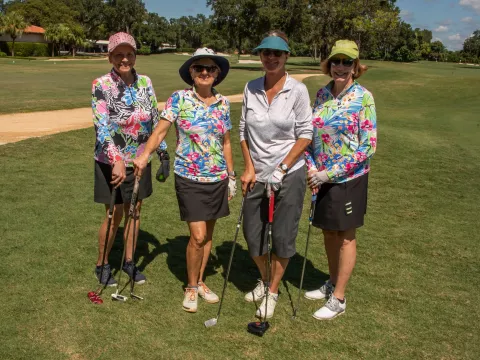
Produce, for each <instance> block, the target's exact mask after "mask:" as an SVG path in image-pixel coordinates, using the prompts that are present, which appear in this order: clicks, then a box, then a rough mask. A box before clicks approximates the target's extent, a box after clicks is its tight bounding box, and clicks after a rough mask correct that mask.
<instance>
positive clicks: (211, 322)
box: [204, 196, 245, 327]
mask: <svg viewBox="0 0 480 360" xmlns="http://www.w3.org/2000/svg"><path fill="white" fill-rule="evenodd" d="M244 203H245V196H244V197H243V199H242V205H241V206H240V215H239V216H238V221H237V229H236V230H235V237H234V238H233V244H232V250H231V251H230V260H228V267H227V274H226V276H225V280H224V281H223V290H222V297H221V298H220V305H219V306H218V311H217V316H216V317H214V318H212V319H209V320H207V321H205V322H204V324H205V327H212V326H215V325H217V322H218V318H219V317H220V311H221V310H222V304H223V298H224V297H225V290H226V289H227V283H228V276H229V275H230V268H231V267H232V261H233V254H234V252H235V246H236V245H237V236H238V231H239V230H240V224H241V223H242V218H243V204H244Z"/></svg>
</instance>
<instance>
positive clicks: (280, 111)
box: [240, 30, 313, 319]
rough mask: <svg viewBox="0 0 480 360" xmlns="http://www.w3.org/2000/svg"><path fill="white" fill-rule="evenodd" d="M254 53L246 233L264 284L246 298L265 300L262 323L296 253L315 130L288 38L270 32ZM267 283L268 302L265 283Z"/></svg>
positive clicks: (246, 104) (247, 124)
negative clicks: (293, 70)
mask: <svg viewBox="0 0 480 360" xmlns="http://www.w3.org/2000/svg"><path fill="white" fill-rule="evenodd" d="M254 51H255V52H258V53H260V60H261V61H262V65H263V68H264V71H265V76H262V77H261V78H258V79H255V80H252V81H250V82H249V83H247V85H246V86H245V91H244V98H243V106H242V115H241V118H240V144H241V148H242V153H243V158H244V163H245V170H244V172H243V175H242V177H241V181H242V192H243V194H244V195H245V196H246V200H245V205H244V218H243V219H244V220H243V233H244V236H245V239H246V241H247V244H248V250H249V253H250V256H251V257H252V258H253V260H254V262H255V264H256V265H257V268H258V270H259V272H260V275H261V279H259V280H258V283H257V286H256V287H255V288H254V289H253V290H252V291H250V292H248V293H247V294H246V295H245V301H247V302H253V301H257V300H262V299H263V303H262V304H261V305H260V306H259V307H258V310H257V312H256V316H257V317H259V318H262V319H263V318H270V317H272V316H273V313H274V310H275V306H276V304H277V301H278V286H279V283H280V281H281V280H282V277H283V274H284V272H285V269H286V268H287V265H288V262H289V260H290V258H291V257H292V256H293V255H295V253H296V249H295V240H296V237H297V232H298V223H299V220H300V216H301V214H302V208H303V198H304V195H305V190H306V174H305V169H304V166H305V159H304V156H303V152H304V149H305V148H306V147H307V146H308V144H310V141H311V139H312V132H313V127H312V109H311V107H310V98H309V95H308V90H307V88H306V86H305V85H304V84H303V83H301V82H299V81H297V80H295V79H293V78H292V77H290V76H289V75H288V73H287V72H286V69H285V63H286V61H287V59H288V57H289V55H290V49H289V47H288V39H287V37H286V36H285V34H284V33H282V32H281V31H276V30H275V31H271V32H269V33H268V34H267V36H266V37H265V38H264V39H263V40H262V42H261V44H260V45H259V46H258V47H256V48H255V49H254ZM271 191H273V192H274V195H275V216H274V220H273V226H272V227H273V228H272V243H273V247H272V249H273V250H272V262H271V267H270V274H271V276H270V279H268V276H267V274H268V272H267V265H266V260H267V226H266V224H267V209H268V206H267V205H268V197H269V196H268V195H269V194H270V193H271ZM265 195H267V196H265ZM269 280H270V281H269ZM268 282H269V284H268V286H269V288H268V295H267V296H268V300H267V299H266V294H265V292H266V289H265V288H266V287H265V283H268ZM252 287H253V286H252ZM266 307H267V309H266Z"/></svg>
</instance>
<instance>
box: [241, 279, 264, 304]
mask: <svg viewBox="0 0 480 360" xmlns="http://www.w3.org/2000/svg"><path fill="white" fill-rule="evenodd" d="M264 297H265V283H264V282H263V281H262V280H261V279H259V280H258V283H257V286H255V289H253V290H252V291H249V292H248V293H246V294H245V301H246V302H254V301H259V300H262V299H263V298H264Z"/></svg>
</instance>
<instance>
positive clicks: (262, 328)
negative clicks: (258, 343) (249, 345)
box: [247, 321, 270, 337]
mask: <svg viewBox="0 0 480 360" xmlns="http://www.w3.org/2000/svg"><path fill="white" fill-rule="evenodd" d="M269 327H270V324H269V323H268V321H265V322H258V321H256V322H251V323H248V326H247V331H248V332H249V333H250V334H253V335H257V336H260V337H262V336H263V334H265V332H266V331H267V330H268V328H269Z"/></svg>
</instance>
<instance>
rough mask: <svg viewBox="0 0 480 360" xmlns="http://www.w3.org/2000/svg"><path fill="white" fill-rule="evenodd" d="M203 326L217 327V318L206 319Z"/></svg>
mask: <svg viewBox="0 0 480 360" xmlns="http://www.w3.org/2000/svg"><path fill="white" fill-rule="evenodd" d="M204 324H205V327H212V326H215V325H217V318H213V319H208V320H207V321H205V322H204Z"/></svg>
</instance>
